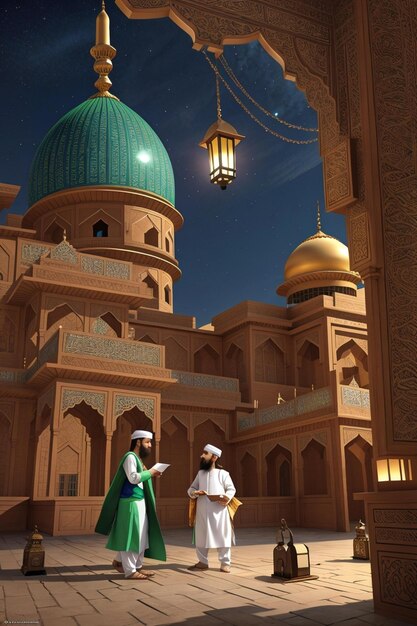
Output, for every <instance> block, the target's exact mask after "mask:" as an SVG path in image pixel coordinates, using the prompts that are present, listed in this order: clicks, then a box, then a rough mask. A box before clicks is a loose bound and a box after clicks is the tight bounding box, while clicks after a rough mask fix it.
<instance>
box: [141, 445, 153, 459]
mask: <svg viewBox="0 0 417 626" xmlns="http://www.w3.org/2000/svg"><path fill="white" fill-rule="evenodd" d="M150 453H151V449H150V448H145V447H144V446H141V447H140V448H139V456H140V458H141V459H146V458H147V457H148V456H149V455H150Z"/></svg>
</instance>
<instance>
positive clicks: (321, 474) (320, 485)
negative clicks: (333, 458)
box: [301, 439, 327, 496]
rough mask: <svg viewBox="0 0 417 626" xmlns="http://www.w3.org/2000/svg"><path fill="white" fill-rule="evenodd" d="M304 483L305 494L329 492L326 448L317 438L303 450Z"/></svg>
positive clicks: (313, 494) (312, 494) (314, 494)
mask: <svg viewBox="0 0 417 626" xmlns="http://www.w3.org/2000/svg"><path fill="white" fill-rule="evenodd" d="M301 458H302V464H303V485H304V495H305V496H316V495H324V494H327V457H326V448H325V446H323V445H322V444H321V443H319V442H318V441H317V440H316V439H311V441H310V442H309V443H308V445H307V446H306V447H305V448H304V450H303V451H302V452H301Z"/></svg>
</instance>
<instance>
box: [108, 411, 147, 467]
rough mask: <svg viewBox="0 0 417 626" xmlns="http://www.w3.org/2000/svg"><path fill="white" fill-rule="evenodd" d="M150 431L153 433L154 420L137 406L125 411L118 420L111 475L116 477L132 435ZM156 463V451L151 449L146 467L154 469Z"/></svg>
mask: <svg viewBox="0 0 417 626" xmlns="http://www.w3.org/2000/svg"><path fill="white" fill-rule="evenodd" d="M138 429H141V430H148V431H150V432H153V430H154V426H153V422H152V420H151V419H150V418H149V417H147V416H146V415H145V413H144V412H143V411H141V410H140V409H138V407H137V406H134V407H132V408H131V409H129V410H128V411H125V412H124V413H122V414H121V415H119V417H118V418H117V420H116V427H115V430H114V431H113V437H112V443H111V475H112V476H114V474H115V473H116V470H117V467H118V465H119V463H120V459H121V458H122V456H123V454H125V452H127V451H128V450H129V448H130V443H131V439H130V437H131V435H132V433H133V431H135V430H138ZM154 463H155V449H154V448H152V449H151V455H150V456H149V457H148V458H147V459H146V466H147V467H152V465H153V464H154Z"/></svg>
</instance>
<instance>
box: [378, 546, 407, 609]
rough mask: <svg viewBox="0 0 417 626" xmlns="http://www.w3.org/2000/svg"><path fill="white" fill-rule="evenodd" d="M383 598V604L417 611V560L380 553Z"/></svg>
mask: <svg viewBox="0 0 417 626" xmlns="http://www.w3.org/2000/svg"><path fill="white" fill-rule="evenodd" d="M378 556H379V566H380V571H381V578H380V584H381V597H382V601H383V602H388V603H390V604H395V605H399V606H403V607H407V608H410V609H413V610H414V611H415V610H416V597H417V559H416V557H414V558H413V557H412V556H410V557H407V556H405V555H404V557H403V558H398V557H394V556H391V555H390V554H384V553H379V555H378Z"/></svg>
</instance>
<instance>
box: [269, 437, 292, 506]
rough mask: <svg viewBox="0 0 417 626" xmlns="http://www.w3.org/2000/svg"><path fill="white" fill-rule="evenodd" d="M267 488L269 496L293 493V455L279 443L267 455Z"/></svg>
mask: <svg viewBox="0 0 417 626" xmlns="http://www.w3.org/2000/svg"><path fill="white" fill-rule="evenodd" d="M266 468H267V469H266V489H267V495H268V496H290V495H292V480H291V474H292V455H291V452H290V451H289V450H287V449H286V448H283V447H282V446H280V445H279V444H277V445H276V446H275V447H274V448H273V449H272V450H271V451H270V452H269V453H268V454H267V455H266Z"/></svg>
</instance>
